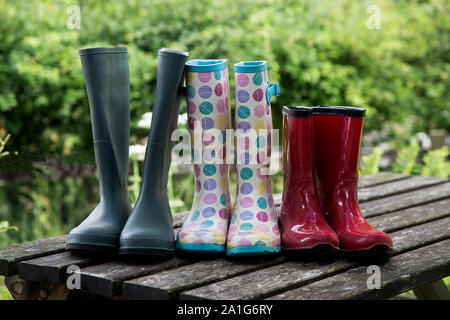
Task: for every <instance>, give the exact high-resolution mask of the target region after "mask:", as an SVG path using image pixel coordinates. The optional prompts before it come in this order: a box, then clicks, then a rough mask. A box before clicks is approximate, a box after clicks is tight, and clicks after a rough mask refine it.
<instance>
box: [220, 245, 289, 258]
mask: <svg viewBox="0 0 450 320" xmlns="http://www.w3.org/2000/svg"><path fill="white" fill-rule="evenodd" d="M279 252H281V247H266V246H244V247H236V248H233V249H230V250H227V256H229V257H245V256H259V255H271V254H277V253H279Z"/></svg>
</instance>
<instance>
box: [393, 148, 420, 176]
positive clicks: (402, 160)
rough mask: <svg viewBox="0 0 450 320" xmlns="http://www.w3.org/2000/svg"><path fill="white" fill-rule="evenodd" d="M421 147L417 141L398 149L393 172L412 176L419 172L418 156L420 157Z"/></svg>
mask: <svg viewBox="0 0 450 320" xmlns="http://www.w3.org/2000/svg"><path fill="white" fill-rule="evenodd" d="M419 151H420V146H419V143H418V142H417V141H416V140H412V142H411V143H410V144H408V145H406V146H403V147H399V148H398V149H397V158H396V159H395V163H394V165H393V166H392V171H394V172H398V173H405V174H411V173H413V172H417V167H418V164H417V162H416V161H417V156H418V155H419Z"/></svg>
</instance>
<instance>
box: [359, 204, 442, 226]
mask: <svg viewBox="0 0 450 320" xmlns="http://www.w3.org/2000/svg"><path fill="white" fill-rule="evenodd" d="M447 216H450V198H448V199H444V200H439V201H436V202H430V203H426V204H423V205H420V206H417V207H412V208H407V209H403V210H399V211H395V212H391V213H389V214H384V215H379V216H375V217H372V218H368V219H367V220H368V221H369V222H370V224H371V225H373V226H374V227H375V228H378V229H380V230H383V231H387V232H393V231H397V230H400V229H403V228H407V227H411V226H414V225H418V224H421V223H425V222H428V221H432V220H436V219H440V218H444V217H447Z"/></svg>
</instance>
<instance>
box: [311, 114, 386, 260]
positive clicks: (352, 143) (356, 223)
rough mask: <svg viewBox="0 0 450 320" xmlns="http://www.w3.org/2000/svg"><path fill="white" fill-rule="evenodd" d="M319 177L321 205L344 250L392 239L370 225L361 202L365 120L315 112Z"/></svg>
mask: <svg viewBox="0 0 450 320" xmlns="http://www.w3.org/2000/svg"><path fill="white" fill-rule="evenodd" d="M313 119H314V132H315V142H316V143H315V159H316V178H317V185H318V192H319V199H320V205H321V208H322V210H323V212H324V213H325V216H326V217H327V220H328V222H329V223H330V224H331V226H332V227H333V229H334V231H336V233H337V235H338V237H339V245H340V248H341V250H343V251H352V252H353V251H365V250H369V249H372V248H374V247H377V246H384V247H386V248H387V249H392V247H393V245H392V239H391V238H390V237H389V235H387V234H386V233H384V232H382V231H380V230H378V229H376V228H374V227H373V226H371V225H370V224H369V223H368V222H367V221H366V220H365V219H364V217H363V215H362V213H361V210H360V208H359V202H358V162H359V152H360V146H361V136H362V129H363V123H364V118H363V117H357V116H347V115H339V114H323V113H321V114H318V113H314V115H313Z"/></svg>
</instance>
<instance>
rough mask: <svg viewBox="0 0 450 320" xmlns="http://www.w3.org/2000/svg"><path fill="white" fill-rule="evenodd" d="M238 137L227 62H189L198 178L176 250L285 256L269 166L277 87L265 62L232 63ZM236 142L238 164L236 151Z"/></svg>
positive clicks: (189, 100) (189, 96) (190, 111)
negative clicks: (232, 176) (233, 187)
mask: <svg viewBox="0 0 450 320" xmlns="http://www.w3.org/2000/svg"><path fill="white" fill-rule="evenodd" d="M234 71H235V80H236V82H235V87H236V114H235V131H232V130H231V109H230V103H229V93H230V89H229V83H228V63H227V60H225V59H222V60H191V61H189V62H187V63H186V72H187V77H186V79H187V103H188V117H189V118H188V124H189V130H190V133H191V144H192V146H193V147H192V156H193V160H194V172H195V196H194V200H193V205H192V209H191V211H190V214H189V216H188V218H187V220H186V222H185V223H184V224H183V226H182V228H181V229H180V231H179V233H178V236H177V248H178V249H180V250H183V251H188V252H196V253H218V252H225V251H226V252H227V255H228V256H252V255H267V254H274V253H278V252H280V233H279V229H278V215H277V212H276V209H275V204H274V199H273V196H272V190H271V184H270V176H269V166H270V155H271V140H272V115H271V109H270V99H271V97H272V96H274V95H278V94H279V86H278V84H270V83H269V82H268V81H267V62H265V61H247V62H240V63H237V64H235V66H234ZM234 137H235V138H236V147H235V150H236V152H235V153H236V160H234V155H232V156H230V154H231V152H230V151H231V145H233V144H234V143H233V140H234ZM231 163H236V166H235V167H236V175H237V192H236V199H235V201H234V206H232V202H233V201H232V198H231V195H230V181H229V167H228V164H231Z"/></svg>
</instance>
